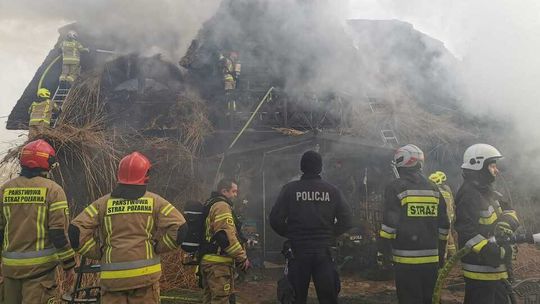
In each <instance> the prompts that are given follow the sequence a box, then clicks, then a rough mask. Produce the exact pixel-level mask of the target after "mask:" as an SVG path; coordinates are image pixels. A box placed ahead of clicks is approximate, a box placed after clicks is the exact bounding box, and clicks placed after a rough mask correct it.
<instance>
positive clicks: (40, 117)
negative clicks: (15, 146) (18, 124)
mask: <svg viewBox="0 0 540 304" xmlns="http://www.w3.org/2000/svg"><path fill="white" fill-rule="evenodd" d="M53 111H58V107H57V106H56V104H54V103H53V102H52V101H51V100H50V99H46V100H44V101H41V102H39V101H36V102H33V103H32V105H31V106H30V108H29V109H28V113H30V122H29V123H28V124H29V125H30V126H37V125H47V126H49V125H50V124H51V118H52V114H53Z"/></svg>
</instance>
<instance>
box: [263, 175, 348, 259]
mask: <svg viewBox="0 0 540 304" xmlns="http://www.w3.org/2000/svg"><path fill="white" fill-rule="evenodd" d="M351 214H352V212H351V208H350V206H349V204H348V203H347V202H346V201H345V199H344V198H343V195H342V194H341V191H339V189H338V188H336V187H335V186H334V185H332V184H330V183H328V182H326V181H324V180H322V179H321V177H320V175H308V174H304V175H302V177H301V178H300V180H297V181H293V182H290V183H288V184H286V185H285V186H283V188H282V189H281V192H280V193H279V196H278V198H277V200H276V203H275V205H274V207H273V208H272V211H271V212H270V225H271V226H272V229H274V231H275V232H277V233H278V234H279V235H281V236H283V237H286V238H287V239H289V240H290V241H291V245H292V247H293V249H321V248H328V247H330V246H335V241H336V237H338V236H340V235H341V234H343V233H345V232H346V231H347V230H349V229H350V228H352V217H351Z"/></svg>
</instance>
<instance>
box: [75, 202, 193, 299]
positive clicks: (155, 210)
mask: <svg viewBox="0 0 540 304" xmlns="http://www.w3.org/2000/svg"><path fill="white" fill-rule="evenodd" d="M185 223H186V220H185V219H184V217H183V216H182V214H181V213H180V212H179V211H178V210H177V209H176V208H175V207H174V206H173V205H172V204H171V203H169V202H168V201H166V200H165V199H164V198H162V197H160V196H159V195H157V194H154V193H152V192H149V191H146V192H145V193H144V195H143V196H142V197H139V198H136V199H124V198H120V197H112V196H111V195H110V194H108V195H105V196H103V197H101V198H99V199H98V200H96V201H95V202H93V203H92V204H90V205H89V206H88V207H86V208H85V209H84V211H83V212H81V214H79V215H78V216H77V217H76V218H75V219H74V220H73V221H72V226H74V227H76V228H78V233H71V232H72V231H73V230H74V229H70V239H72V244H73V247H74V248H76V249H77V251H78V252H79V253H80V254H81V255H87V256H89V257H91V258H94V259H96V258H99V259H101V278H100V281H101V283H100V284H101V286H102V287H103V288H104V289H105V290H110V291H119V290H129V289H135V288H140V287H145V286H149V285H152V284H154V283H155V282H158V280H159V278H160V276H161V262H160V258H159V256H158V254H160V253H164V252H167V251H171V250H175V249H177V248H178V242H181V240H178V238H177V235H178V233H179V231H180V230H181V229H182V226H183V225H184V224H185ZM70 228H71V227H70ZM77 234H78V235H77ZM74 239H75V240H74ZM95 254H97V256H95Z"/></svg>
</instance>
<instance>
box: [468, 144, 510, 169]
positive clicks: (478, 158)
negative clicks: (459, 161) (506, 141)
mask: <svg viewBox="0 0 540 304" xmlns="http://www.w3.org/2000/svg"><path fill="white" fill-rule="evenodd" d="M502 157H503V156H502V154H501V152H499V150H497V149H496V148H495V147H493V146H491V145H488V144H475V145H472V146H470V147H468V148H467V150H465V153H464V154H463V165H461V168H462V169H469V170H474V171H480V170H482V168H483V167H484V164H485V163H486V162H487V161H490V160H496V159H500V158H502Z"/></svg>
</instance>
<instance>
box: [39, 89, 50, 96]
mask: <svg viewBox="0 0 540 304" xmlns="http://www.w3.org/2000/svg"><path fill="white" fill-rule="evenodd" d="M37 96H38V97H40V98H50V97H51V92H50V91H49V90H47V89H45V88H40V89H39V90H38V91H37Z"/></svg>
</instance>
